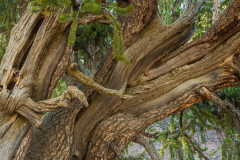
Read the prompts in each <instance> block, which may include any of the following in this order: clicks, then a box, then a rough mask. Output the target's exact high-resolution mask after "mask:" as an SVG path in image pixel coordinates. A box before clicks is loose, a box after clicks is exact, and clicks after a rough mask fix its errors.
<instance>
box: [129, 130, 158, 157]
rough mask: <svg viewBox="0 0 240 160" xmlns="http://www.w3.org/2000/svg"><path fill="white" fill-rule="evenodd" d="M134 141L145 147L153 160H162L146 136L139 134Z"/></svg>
mask: <svg viewBox="0 0 240 160" xmlns="http://www.w3.org/2000/svg"><path fill="white" fill-rule="evenodd" d="M134 141H135V142H136V143H138V144H141V145H143V146H144V148H145V149H146V150H147V152H148V154H149V155H150V157H151V158H152V159H153V160H162V158H161V156H160V154H159V153H158V151H157V149H156V148H155V146H154V144H153V142H152V140H151V139H150V138H147V137H145V136H144V135H142V134H139V135H137V136H135V139H134Z"/></svg>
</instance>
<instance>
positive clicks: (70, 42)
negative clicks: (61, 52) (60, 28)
mask: <svg viewBox="0 0 240 160" xmlns="http://www.w3.org/2000/svg"><path fill="white" fill-rule="evenodd" d="M77 27H78V22H77V21H76V20H74V21H73V22H72V24H71V29H70V32H69V35H68V45H69V46H71V47H73V46H74V44H75V41H76V32H77Z"/></svg>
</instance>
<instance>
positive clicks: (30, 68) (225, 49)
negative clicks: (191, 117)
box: [0, 0, 240, 160]
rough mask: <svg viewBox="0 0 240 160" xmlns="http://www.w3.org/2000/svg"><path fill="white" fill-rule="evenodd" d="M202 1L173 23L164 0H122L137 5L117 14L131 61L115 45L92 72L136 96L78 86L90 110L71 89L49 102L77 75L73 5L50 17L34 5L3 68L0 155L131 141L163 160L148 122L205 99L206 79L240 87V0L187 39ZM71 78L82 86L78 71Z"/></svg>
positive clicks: (85, 150) (104, 152) (67, 155)
mask: <svg viewBox="0 0 240 160" xmlns="http://www.w3.org/2000/svg"><path fill="white" fill-rule="evenodd" d="M203 3H204V1H200V2H198V3H195V2H193V1H191V0H189V1H188V7H187V9H186V10H185V12H184V13H183V14H182V16H181V17H180V18H179V19H178V20H177V21H176V22H174V23H173V24H171V25H169V26H167V25H165V24H164V23H163V21H162V19H161V16H160V15H159V13H158V11H157V2H156V0H148V1H146V0H128V1H120V0H119V5H120V6H121V7H126V6H128V5H129V4H132V5H133V6H134V10H133V12H132V13H131V14H130V15H128V16H126V17H119V21H120V22H121V24H122V28H123V33H124V41H125V56H126V57H127V58H128V59H129V60H130V61H131V65H130V66H126V65H125V64H124V63H122V62H117V61H116V59H115V57H114V55H113V53H112V52H111V51H109V52H108V54H107V56H106V58H105V62H104V64H103V65H102V67H101V68H100V70H98V72H97V73H96V74H95V76H94V80H95V82H97V83H98V84H100V85H102V86H105V87H106V88H109V89H112V91H113V90H120V91H122V90H123V91H125V94H126V95H132V96H133V97H132V98H129V97H128V98H121V96H106V95H102V94H100V93H102V92H101V91H100V93H99V92H97V91H95V90H94V89H92V88H90V87H88V86H84V85H79V86H81V87H79V88H80V89H81V91H82V92H83V93H84V94H85V96H86V98H87V100H88V103H89V107H88V108H84V107H83V106H84V105H88V104H87V102H86V101H85V99H84V98H85V97H84V96H82V97H81V92H80V91H79V90H77V89H76V88H71V87H70V88H69V89H68V90H67V91H65V92H64V94H63V95H62V96H61V97H59V98H56V99H53V100H46V99H49V98H50V96H51V94H52V91H53V89H54V87H55V86H56V84H57V82H58V79H59V78H60V77H61V76H63V74H64V73H65V72H66V73H67V74H71V72H70V70H69V67H68V66H69V65H70V57H71V56H72V50H71V48H70V47H68V46H67V37H68V33H69V25H70V21H67V22H65V23H59V22H58V21H57V19H58V16H59V15H60V14H61V13H65V12H66V11H65V10H64V9H63V10H61V12H59V13H57V14H54V15H48V16H45V15H42V14H34V15H32V14H31V13H30V12H29V10H27V11H26V12H25V13H24V14H23V16H22V18H21V19H20V21H19V23H18V24H17V25H16V26H15V27H14V28H13V30H12V33H11V39H10V43H9V46H8V48H7V52H6V54H5V55H4V58H3V60H2V64H1V67H0V91H1V92H0V111H1V112H0V148H1V149H0V159H3V160H8V159H29V160H30V159H79V160H81V159H90V160H91V159H114V158H115V157H116V156H118V157H122V155H121V152H120V151H122V150H123V149H124V148H125V147H126V146H127V144H128V143H129V142H130V141H136V142H139V143H142V144H143V145H146V146H145V148H147V149H148V151H149V153H151V157H155V158H153V159H160V157H159V156H158V155H156V151H155V150H154V148H153V146H152V145H147V144H150V143H148V141H149V140H148V139H147V138H146V137H144V136H143V135H142V131H143V130H144V129H145V128H146V127H147V126H149V125H150V124H152V123H154V122H156V121H160V120H162V119H164V118H166V117H168V116H170V115H172V114H175V113H179V112H181V111H182V110H184V109H186V108H187V107H190V106H192V105H194V104H196V103H198V102H200V101H201V100H203V99H204V98H205V97H204V96H202V95H201V94H199V93H198V90H199V89H201V88H202V87H205V88H207V89H208V90H209V91H210V92H217V91H220V90H221V89H222V88H226V87H229V86H236V85H239V80H238V78H239V76H240V73H239V72H240V62H239V61H238V60H239V58H238V57H239V46H240V32H239V31H240V21H239V20H240V18H239V12H240V10H239V8H240V2H239V1H237V0H232V1H231V2H229V6H228V8H227V9H226V10H225V11H224V13H223V14H222V16H221V17H220V18H219V20H217V21H216V22H215V23H214V24H213V26H212V27H211V28H210V29H209V31H208V32H207V33H206V34H204V35H203V36H201V37H199V38H198V39H196V40H194V41H192V42H190V43H188V44H186V45H185V46H183V47H181V46H182V45H184V44H185V43H186V42H187V41H188V40H189V39H190V38H191V36H192V35H193V33H194V23H195V20H196V19H197V14H198V10H199V9H200V7H201V5H202V4H203ZM104 15H105V14H104V13H103V14H102V15H99V16H92V15H89V14H87V15H86V16H83V17H81V18H82V19H80V20H79V23H80V24H85V25H86V24H89V23H92V22H98V23H106V21H105V20H104V19H105V18H106V17H105V16H104ZM91 16H92V17H91ZM179 47H181V48H179ZM178 48H179V49H178ZM169 53H171V54H169ZM70 68H71V66H70ZM65 76H66V77H68V75H65ZM68 78H69V77H68ZM75 78H77V77H75ZM66 82H67V81H66ZM67 83H68V85H69V86H70V85H73V84H74V85H77V84H78V82H77V80H76V79H74V78H71V80H69V81H68V82H67ZM75 95H78V96H77V98H75V99H78V100H74V97H76V96H75ZM79 97H81V98H79ZM60 108H62V109H60ZM59 109H60V110H59ZM46 111H47V112H49V113H47V114H45V115H44V116H43V115H42V114H41V113H42V112H46ZM52 111H54V112H52ZM29 122H30V123H29ZM41 123H42V125H41ZM31 126H33V127H31ZM41 126H42V127H43V131H42V130H39V129H37V128H41Z"/></svg>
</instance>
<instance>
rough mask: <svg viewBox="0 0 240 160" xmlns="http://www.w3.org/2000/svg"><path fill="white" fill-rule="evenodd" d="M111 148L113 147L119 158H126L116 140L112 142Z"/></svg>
mask: <svg viewBox="0 0 240 160" xmlns="http://www.w3.org/2000/svg"><path fill="white" fill-rule="evenodd" d="M111 148H112V150H113V152H114V153H115V154H116V155H117V158H118V159H119V160H121V159H123V158H124V156H123V154H122V152H121V151H120V150H119V148H118V147H117V145H116V143H115V142H112V143H111Z"/></svg>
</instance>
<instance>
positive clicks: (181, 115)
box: [179, 111, 183, 133]
mask: <svg viewBox="0 0 240 160" xmlns="http://www.w3.org/2000/svg"><path fill="white" fill-rule="evenodd" d="M182 117H183V111H182V112H181V113H180V115H179V127H180V132H181V133H182V127H183V125H182Z"/></svg>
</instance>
